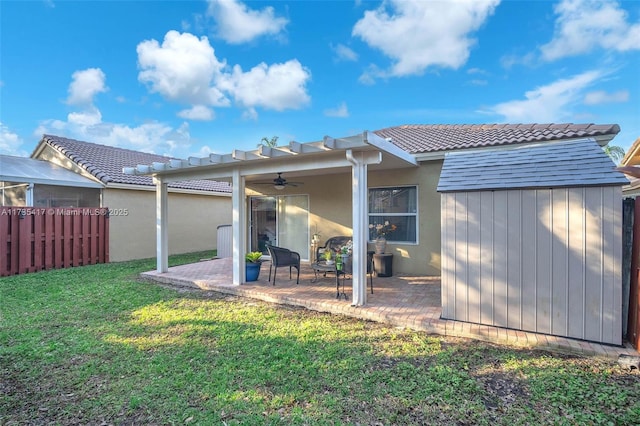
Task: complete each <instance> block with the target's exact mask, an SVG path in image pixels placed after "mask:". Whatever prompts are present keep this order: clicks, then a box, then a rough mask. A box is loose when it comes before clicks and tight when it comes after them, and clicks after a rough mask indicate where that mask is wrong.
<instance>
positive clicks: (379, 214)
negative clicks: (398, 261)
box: [367, 185, 420, 246]
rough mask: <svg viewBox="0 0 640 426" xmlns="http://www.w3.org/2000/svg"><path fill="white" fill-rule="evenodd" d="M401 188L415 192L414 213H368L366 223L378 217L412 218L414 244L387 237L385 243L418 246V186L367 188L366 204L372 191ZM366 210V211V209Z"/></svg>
mask: <svg viewBox="0 0 640 426" xmlns="http://www.w3.org/2000/svg"><path fill="white" fill-rule="evenodd" d="M402 188H413V189H414V190H415V194H416V199H415V203H416V211H415V213H411V212H406V213H371V212H370V211H369V212H368V215H367V220H368V223H372V221H371V218H372V217H380V216H386V217H394V216H395V217H408V216H413V217H415V220H416V222H415V223H416V225H415V226H416V235H415V242H414V241H398V240H394V239H393V237H391V238H389V237H387V242H389V243H392V244H403V245H412V246H414V245H418V243H419V235H420V226H419V224H420V219H419V211H420V204H419V202H418V201H419V200H418V198H419V191H418V185H392V186H375V187H369V188H368V191H367V192H368V193H367V203H369V195H370V193H371V191H372V190H378V189H386V190H389V189H402ZM367 210H368V209H367ZM369 242H370V243H372V242H374V241H373V240H369Z"/></svg>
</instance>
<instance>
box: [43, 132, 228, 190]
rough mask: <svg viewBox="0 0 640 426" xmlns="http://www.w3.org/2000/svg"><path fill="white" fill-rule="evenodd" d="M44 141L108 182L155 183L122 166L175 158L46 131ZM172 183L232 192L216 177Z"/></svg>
mask: <svg viewBox="0 0 640 426" xmlns="http://www.w3.org/2000/svg"><path fill="white" fill-rule="evenodd" d="M41 143H45V144H47V145H49V146H51V147H52V148H53V149H55V150H57V151H59V152H60V153H62V154H63V155H65V156H66V157H68V158H69V159H71V160H72V161H73V162H74V163H76V164H77V165H78V166H80V167H82V168H83V169H85V170H86V171H87V172H89V173H91V174H92V175H93V176H95V177H96V178H97V179H99V180H100V181H102V182H103V183H105V184H109V183H121V184H130V185H147V186H153V180H152V178H151V176H133V175H126V174H124V173H122V168H123V167H135V166H137V165H138V164H151V163H154V162H160V163H168V162H169V160H171V159H172V158H171V157H164V156H162V155H156V154H149V153H146V152H140V151H133V150H130V149H124V148H117V147H114V146H107V145H98V144H95V143H90V142H83V141H77V140H75V139H68V138H63V137H60V136H53V135H43V137H42V141H41ZM169 187H171V188H180V189H191V190H198V191H211V192H224V193H230V192H231V185H229V183H227V182H217V181H213V180H189V181H183V182H174V183H170V184H169Z"/></svg>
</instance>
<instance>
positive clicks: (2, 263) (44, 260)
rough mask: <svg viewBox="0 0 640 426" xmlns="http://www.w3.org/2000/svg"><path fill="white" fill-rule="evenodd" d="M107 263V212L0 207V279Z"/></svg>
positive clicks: (59, 208) (95, 209)
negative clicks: (27, 273)
mask: <svg viewBox="0 0 640 426" xmlns="http://www.w3.org/2000/svg"><path fill="white" fill-rule="evenodd" d="M107 262H109V209H108V208H94V207H91V208H82V207H81V208H61V207H57V208H37V207H0V276H8V275H16V274H23V273H26V272H35V271H41V270H45V269H58V268H69V267H72V266H80V265H90V264H95V263H107Z"/></svg>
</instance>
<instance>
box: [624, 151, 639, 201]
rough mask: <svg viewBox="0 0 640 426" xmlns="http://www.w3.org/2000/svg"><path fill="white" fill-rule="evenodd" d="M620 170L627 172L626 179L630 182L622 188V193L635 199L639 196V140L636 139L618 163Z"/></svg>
mask: <svg viewBox="0 0 640 426" xmlns="http://www.w3.org/2000/svg"><path fill="white" fill-rule="evenodd" d="M620 166H621V168H622V169H626V172H628V174H627V177H628V178H629V180H630V181H631V182H630V184H629V185H627V186H625V187H623V188H622V193H623V194H624V195H625V196H628V197H636V196H637V195H638V194H640V138H638V139H636V140H635V141H634V142H633V144H631V147H630V148H629V150H628V151H627V153H626V154H625V156H624V157H623V158H622V161H620Z"/></svg>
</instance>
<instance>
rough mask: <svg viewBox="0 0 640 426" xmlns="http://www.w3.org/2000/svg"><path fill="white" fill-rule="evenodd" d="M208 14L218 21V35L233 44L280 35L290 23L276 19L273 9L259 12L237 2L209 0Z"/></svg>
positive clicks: (280, 18) (268, 8) (233, 0)
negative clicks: (264, 36)
mask: <svg viewBox="0 0 640 426" xmlns="http://www.w3.org/2000/svg"><path fill="white" fill-rule="evenodd" d="M207 14H208V15H209V16H211V17H213V18H214V19H215V21H216V27H217V32H216V35H217V36H218V37H220V38H222V39H223V40H225V41H226V42H228V43H231V44H240V43H246V42H249V41H251V40H253V39H255V38H258V37H260V36H263V35H275V34H278V33H279V32H281V31H282V30H284V27H285V26H286V25H287V23H288V22H289V21H288V20H287V19H286V18H282V17H276V16H275V13H274V9H273V7H270V6H269V7H265V8H264V9H262V10H259V11H258V10H253V9H249V8H248V7H247V5H245V4H244V3H242V2H240V1H237V0H209V7H208V9H207Z"/></svg>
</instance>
